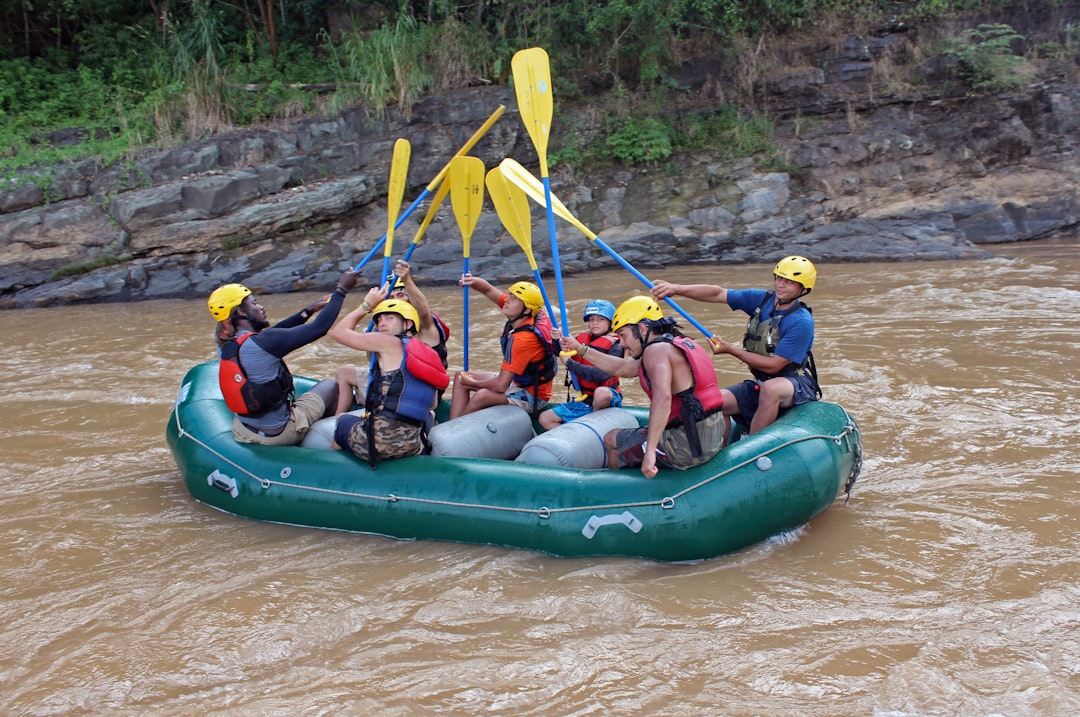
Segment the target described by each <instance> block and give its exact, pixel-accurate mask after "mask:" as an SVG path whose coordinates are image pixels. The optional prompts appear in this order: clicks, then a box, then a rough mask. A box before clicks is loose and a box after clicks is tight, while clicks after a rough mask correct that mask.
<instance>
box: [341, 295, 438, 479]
mask: <svg viewBox="0 0 1080 717" xmlns="http://www.w3.org/2000/svg"><path fill="white" fill-rule="evenodd" d="M380 293H381V289H372V290H371V291H369V292H368V296H367V297H366V298H365V299H364V303H362V304H361V305H360V306H359V308H357V309H355V310H354V311H352V312H350V313H349V314H348V315H347V316H345V317H344V318H343V319H342V320H341V321H340V322H338V324H337V326H335V327H334V330H333V331H331V332H330V337H331V338H332V339H334V340H335V341H337V342H338V343H341V344H344V345H345V346H349V347H351V348H354V349H358V350H360V351H367V352H369V353H370V354H372V355H373V357H374V360H373V361H372V363H371V373H370V379H369V384H368V386H367V390H366V392H365V393H366V396H367V398H366V401H365V408H366V409H367V415H366V416H365V417H364V418H360V417H359V416H355V415H352V414H349V413H346V414H343V415H340V416H338V420H337V427H336V429H335V430H334V447H335V448H347V449H348V450H349V451H350V452H352V453H353V455H355V456H357V457H358V458H363V459H365V460H367V461H368V462H369V463H371V465H372V467H374V466H375V464H376V462H377V461H379V460H388V459H392V458H404V457H406V456H415V455H419V454H420V453H422V452H424V447H425V437H426V435H427V430H428V428H429V427H430V426H431V422H432V419H433V415H432V409H434V408H435V403H436V401H438V392H439V391H440V390H442V389H445V388H446V386H447V384H449V382H450V377H449V376H448V375H447V373H446V369H445V368H444V367H443V365H442V362H441V361H440V359H439V355H438V354H437V353H435V349H433V348H431V347H430V346H428V345H427V344H425V343H424V342H423V341H420V340H418V338H417V336H416V326H417V325H418V324H419V323H420V319H419V316H417V312H416V308H415V307H414V306H413V305H412V304H410V303H409V302H407V301H402V300H400V299H387V300H385V301H382V302H380V303H379V304H377V305H376V306H375V308H374V309H372V308H371V306H370V303H369V301H370V300H372V299H375V298H377V297H378V296H379V295H380ZM369 313H370V314H371V316H372V319H373V320H374V322H375V327H376V330H375V331H366V332H365V331H358V330H357V324H358V323H359V322H360V320H361V319H362V318H363V317H364V316H365V315H367V314H369Z"/></svg>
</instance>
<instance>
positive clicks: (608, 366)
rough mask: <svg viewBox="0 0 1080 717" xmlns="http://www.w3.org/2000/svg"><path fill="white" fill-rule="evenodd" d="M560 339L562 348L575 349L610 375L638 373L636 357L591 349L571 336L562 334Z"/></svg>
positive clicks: (625, 375)
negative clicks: (614, 354) (613, 354)
mask: <svg viewBox="0 0 1080 717" xmlns="http://www.w3.org/2000/svg"><path fill="white" fill-rule="evenodd" d="M560 341H561V343H562V346H563V348H564V349H566V350H567V351H576V352H577V355H578V356H580V357H582V358H584V359H588V360H589V361H590V362H591V363H592V364H593V365H594V366H596V367H597V368H600V369H603V370H604V371H607V372H608V373H610V374H611V375H612V376H619V377H621V378H633V377H635V376H637V374H638V359H635V358H629V357H626V356H612V355H610V354H606V353H604V352H603V351H593V350H592V349H590V348H589V347H587V346H585V344H583V343H581V342H580V341H578V340H577V339H575V338H574V337H573V336H564V337H562V339H560Z"/></svg>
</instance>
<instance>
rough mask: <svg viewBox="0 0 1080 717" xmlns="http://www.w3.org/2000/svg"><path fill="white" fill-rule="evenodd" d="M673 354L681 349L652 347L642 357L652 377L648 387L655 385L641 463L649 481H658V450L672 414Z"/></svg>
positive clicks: (661, 345) (642, 470)
mask: <svg viewBox="0 0 1080 717" xmlns="http://www.w3.org/2000/svg"><path fill="white" fill-rule="evenodd" d="M658 349H659V350H658ZM665 349H670V350H665ZM671 351H678V349H675V348H673V347H671V346H665V345H663V344H658V345H653V346H649V347H648V349H646V350H645V351H644V352H642V355H641V360H642V361H643V362H644V365H645V371H646V372H647V373H648V374H649V383H650V384H651V385H652V398H651V400H650V403H649V425H648V431H647V433H646V436H645V455H644V457H643V458H642V461H641V472H642V473H643V474H644V475H645V477H646V478H654V477H656V474H657V468H656V448H657V446H659V445H660V437H661V436H663V435H664V429H665V428H667V420H668V416H669V415H670V413H671V382H672V378H673V370H672V366H671Z"/></svg>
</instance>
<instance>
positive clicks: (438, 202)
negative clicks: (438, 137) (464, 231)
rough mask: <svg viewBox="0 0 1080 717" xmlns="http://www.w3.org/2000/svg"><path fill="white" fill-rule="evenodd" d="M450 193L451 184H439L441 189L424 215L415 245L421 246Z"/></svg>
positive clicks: (437, 191)
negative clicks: (425, 234) (432, 221)
mask: <svg viewBox="0 0 1080 717" xmlns="http://www.w3.org/2000/svg"><path fill="white" fill-rule="evenodd" d="M446 167H447V169H449V168H450V164H449V163H447V165H446ZM449 193H450V182H442V183H441V184H439V188H438V189H437V190H435V196H434V197H433V198H432V200H431V204H429V205H428V208H427V213H426V214H424V220H423V221H422V222H420V228H419V229H417V230H416V236H414V237H413V244H419V243H420V240H421V239H423V237H424V233H425V232H427V228H428V227H429V226H430V225H431V220H432V219H434V218H435V214H436V213H437V212H438V211H439V207H441V206H442V203H443V201H444V200H445V199H446V195H447V194H449Z"/></svg>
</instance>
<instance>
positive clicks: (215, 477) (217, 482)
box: [206, 468, 240, 498]
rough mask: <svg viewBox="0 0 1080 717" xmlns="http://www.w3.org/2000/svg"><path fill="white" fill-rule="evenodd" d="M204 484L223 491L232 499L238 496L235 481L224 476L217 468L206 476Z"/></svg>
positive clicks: (238, 492)
mask: <svg viewBox="0 0 1080 717" xmlns="http://www.w3.org/2000/svg"><path fill="white" fill-rule="evenodd" d="M206 484H207V485H210V486H213V487H215V488H217V489H218V490H223V491H225V492H226V493H228V494H229V495H231V496H232V497H233V498H235V497H236V496H238V495H240V491H239V489H237V487H236V479H235V478H232V477H231V476H227V475H225V474H224V473H222V472H221V471H219V470H218V469H217V468H215V469H214V472H213V473H211V474H210V475H208V476H206Z"/></svg>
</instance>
